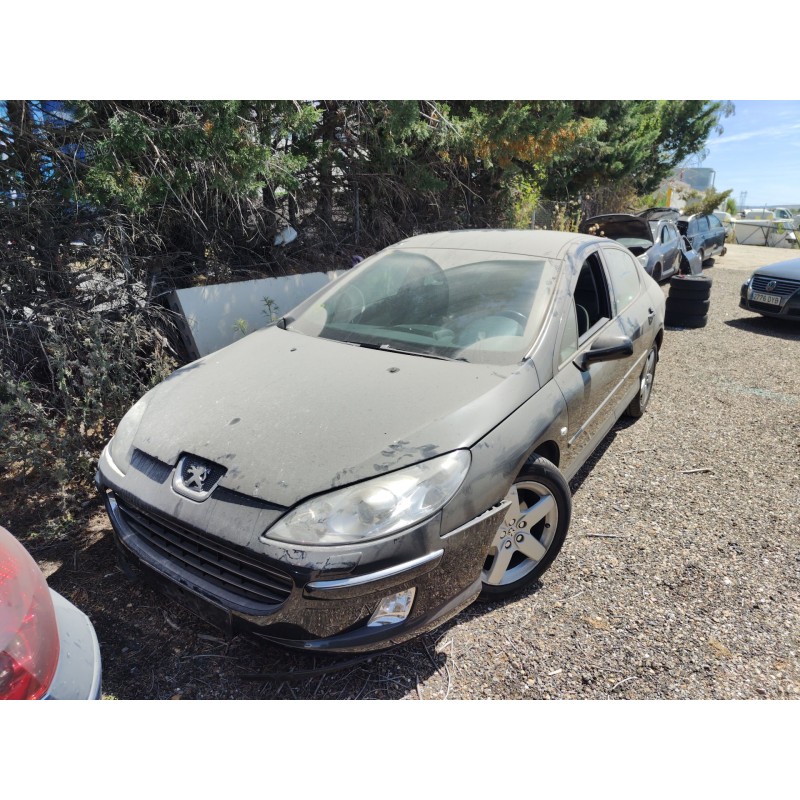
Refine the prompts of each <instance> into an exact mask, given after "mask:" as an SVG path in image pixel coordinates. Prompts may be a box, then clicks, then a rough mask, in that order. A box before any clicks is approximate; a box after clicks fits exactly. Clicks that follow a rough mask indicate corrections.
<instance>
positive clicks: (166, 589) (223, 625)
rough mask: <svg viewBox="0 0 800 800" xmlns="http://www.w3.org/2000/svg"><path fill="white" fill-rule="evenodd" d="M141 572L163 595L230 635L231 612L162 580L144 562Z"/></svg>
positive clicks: (231, 629) (181, 587)
mask: <svg viewBox="0 0 800 800" xmlns="http://www.w3.org/2000/svg"><path fill="white" fill-rule="evenodd" d="M142 572H143V573H144V577H145V579H147V580H148V581H149V582H150V583H151V584H153V585H154V586H155V588H156V589H157V590H158V591H160V592H161V593H162V594H163V595H165V596H166V597H169V598H170V599H172V600H174V601H175V602H176V603H178V604H179V605H181V606H183V607H184V608H185V609H186V610H187V611H190V612H191V613H192V614H194V615H195V616H197V617H200V619H203V620H205V621H206V622H208V623H210V624H211V625H213V626H214V627H215V628H217V629H218V630H220V631H222V632H223V633H224V634H225V635H226V636H228V637H230V636H231V635H232V633H233V621H232V619H231V613H230V611H228V609H227V608H223V607H222V606H218V605H217V604H216V603H214V602H212V601H211V600H208V599H207V598H205V597H202V596H201V595H199V594H195V593H194V592H192V591H191V590H189V589H187V588H185V587H183V586H179V585H178V584H176V583H173V582H172V581H170V580H164V578H162V577H161V576H160V575H158V573H154V572H152V571H151V570H150V569H148V568H147V566H146V565H144V564H143V565H142Z"/></svg>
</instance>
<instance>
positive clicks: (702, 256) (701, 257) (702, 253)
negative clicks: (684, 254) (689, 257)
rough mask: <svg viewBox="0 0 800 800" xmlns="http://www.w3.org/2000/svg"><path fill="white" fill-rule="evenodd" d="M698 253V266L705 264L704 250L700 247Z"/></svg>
mask: <svg viewBox="0 0 800 800" xmlns="http://www.w3.org/2000/svg"><path fill="white" fill-rule="evenodd" d="M698 254H699V256H700V266H701V267H702V266H705V263H706V251H705V250H702V249H701V250H699V251H698Z"/></svg>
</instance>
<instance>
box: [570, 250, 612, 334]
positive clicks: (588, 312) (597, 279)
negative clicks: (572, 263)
mask: <svg viewBox="0 0 800 800" xmlns="http://www.w3.org/2000/svg"><path fill="white" fill-rule="evenodd" d="M574 298H575V312H576V325H577V327H578V341H579V342H583V341H584V339H585V338H587V336H588V335H589V333H590V332H594V331H595V330H596V329H599V328H601V327H602V326H603V325H604V324H605V323H606V322H607V321H608V320H609V319H611V302H610V299H609V296H608V285H607V284H606V278H605V272H604V271H603V265H602V263H601V262H600V259H599V257H598V255H597V253H592V254H591V255H590V256H589V257H588V258H587V259H586V261H584V262H583V264H582V265H581V271H580V273H579V274H578V283H577V285H576V286H575V296H574Z"/></svg>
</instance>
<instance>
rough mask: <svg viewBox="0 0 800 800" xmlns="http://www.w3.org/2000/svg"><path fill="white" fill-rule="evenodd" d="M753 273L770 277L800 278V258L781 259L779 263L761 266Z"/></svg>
mask: <svg viewBox="0 0 800 800" xmlns="http://www.w3.org/2000/svg"><path fill="white" fill-rule="evenodd" d="M753 275H767V276H768V277H770V278H783V279H787V280H800V258H793V259H791V261H781V262H780V263H779V264H769V265H768V266H766V267H759V268H758V269H757V270H756V271H755V272H754V273H753Z"/></svg>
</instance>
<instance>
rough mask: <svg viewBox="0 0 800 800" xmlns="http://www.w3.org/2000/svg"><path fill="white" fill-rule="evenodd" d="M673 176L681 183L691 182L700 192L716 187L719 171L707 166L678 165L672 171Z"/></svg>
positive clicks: (693, 187) (690, 184)
mask: <svg viewBox="0 0 800 800" xmlns="http://www.w3.org/2000/svg"><path fill="white" fill-rule="evenodd" d="M672 177H673V178H675V180H678V181H680V182H681V183H687V184H689V186H691V187H692V189H694V190H696V191H698V192H705V191H706V190H708V189H713V188H714V179H715V178H716V177H717V171H716V170H715V169H708V168H706V167H676V168H675V169H674V170H673V171H672Z"/></svg>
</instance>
